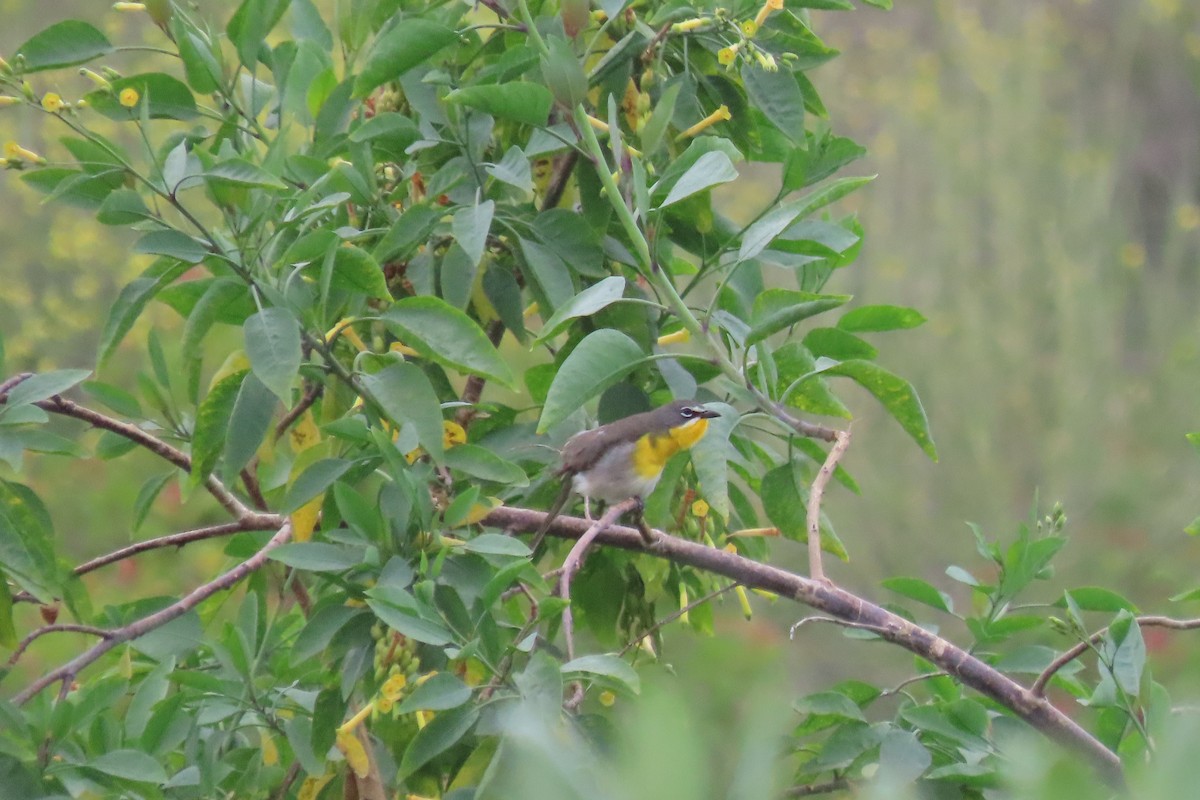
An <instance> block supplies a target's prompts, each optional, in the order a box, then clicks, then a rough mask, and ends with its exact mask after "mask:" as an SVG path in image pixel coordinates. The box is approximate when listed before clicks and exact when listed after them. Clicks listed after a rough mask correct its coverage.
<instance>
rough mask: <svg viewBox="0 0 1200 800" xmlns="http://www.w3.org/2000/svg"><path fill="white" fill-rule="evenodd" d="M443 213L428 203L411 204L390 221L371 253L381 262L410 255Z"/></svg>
mask: <svg viewBox="0 0 1200 800" xmlns="http://www.w3.org/2000/svg"><path fill="white" fill-rule="evenodd" d="M444 213H445V212H444V211H443V210H442V209H440V208H434V207H433V206H429V205H415V206H411V207H410V208H408V209H406V210H405V211H404V213H403V214H401V215H400V217H399V218H398V219H397V220H396V221H395V222H394V223H392V227H390V228H388V232H387V233H385V234H384V235H383V238H382V239H380V240H379V244H377V245H375V250H374V251H373V252H372V253H371V255H373V256H375V260H376V261H379V262H381V263H382V262H386V261H391V260H392V259H396V258H404V257H406V256H408V255H410V254H411V252H412V250H413V249H414V248H415V247H416V246H417V245H418V244H420V243H421V242H423V241H424V240H425V239H426V238H427V237H428V236H429V234H430V232H431V231H432V230H433V226H434V225H435V224H436V223H437V221H438V220H439V219H441V218H442V215H443V214H444Z"/></svg>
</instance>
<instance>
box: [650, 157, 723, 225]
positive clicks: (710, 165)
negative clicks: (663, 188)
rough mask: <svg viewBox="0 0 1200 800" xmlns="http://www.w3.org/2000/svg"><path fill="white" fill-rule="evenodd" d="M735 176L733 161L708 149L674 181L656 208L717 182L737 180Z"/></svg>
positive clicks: (710, 186)
mask: <svg viewBox="0 0 1200 800" xmlns="http://www.w3.org/2000/svg"><path fill="white" fill-rule="evenodd" d="M737 176H738V172H737V169H736V168H735V167H734V166H733V162H732V161H731V160H730V159H729V156H727V155H726V154H725V153H723V152H722V151H720V150H712V151H709V152H707V153H705V154H704V155H702V156H700V158H699V159H697V160H696V163H695V164H693V165H692V166H691V167H690V168H689V169H688V171H687V172H685V173H683V175H682V176H681V177H680V178H679V180H678V181H676V182H675V185H674V186H672V187H671V191H669V192H667V199H665V200H663V201H662V204H661V205H659V207H658V208H659V210H662V209H664V208H666V207H667V206H669V205H671V204H672V203H677V202H679V201H680V200H683V199H684V198H685V197H691V196H692V195H694V194H696V193H697V192H702V191H704V190H705V189H711V188H712V187H713V186H716V185H718V184H722V183H729V182H730V181H733V180H737ZM655 188H657V187H655ZM651 191H653V190H651Z"/></svg>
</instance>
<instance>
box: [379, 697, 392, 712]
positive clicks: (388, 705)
mask: <svg viewBox="0 0 1200 800" xmlns="http://www.w3.org/2000/svg"><path fill="white" fill-rule="evenodd" d="M395 707H396V701H395V700H393V699H392V698H390V697H377V698H375V710H376V711H378V712H379V713H380V714H390V713H392V709H393V708H395Z"/></svg>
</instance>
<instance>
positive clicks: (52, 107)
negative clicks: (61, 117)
mask: <svg viewBox="0 0 1200 800" xmlns="http://www.w3.org/2000/svg"><path fill="white" fill-rule="evenodd" d="M65 105H66V103H64V102H63V99H62V98H61V97H59V96H58V95H57V94H55V93H54V92H46V93H45V94H44V95H42V108H44V109H46V110H47V111H49V112H50V113H51V114H54V113H57V112H59V111H62V109H63V106H65Z"/></svg>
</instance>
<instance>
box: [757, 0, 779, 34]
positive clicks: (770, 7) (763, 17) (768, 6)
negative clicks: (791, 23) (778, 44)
mask: <svg viewBox="0 0 1200 800" xmlns="http://www.w3.org/2000/svg"><path fill="white" fill-rule="evenodd" d="M781 8H783V0H767V2H765V3H763V5H762V8H760V9H759V10H758V14H756V15H755V17H754V24H755V26H757V27H759V28H761V27H762V24H763V23H764V22H766V21H767V17H768V16H770V14H771V12H772V11H778V10H780V9H781Z"/></svg>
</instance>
